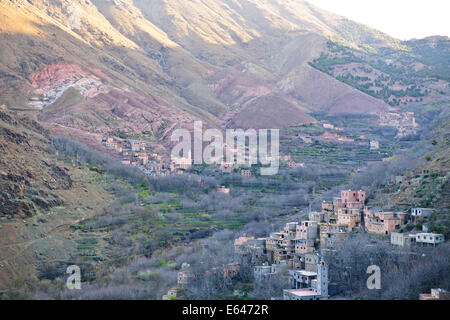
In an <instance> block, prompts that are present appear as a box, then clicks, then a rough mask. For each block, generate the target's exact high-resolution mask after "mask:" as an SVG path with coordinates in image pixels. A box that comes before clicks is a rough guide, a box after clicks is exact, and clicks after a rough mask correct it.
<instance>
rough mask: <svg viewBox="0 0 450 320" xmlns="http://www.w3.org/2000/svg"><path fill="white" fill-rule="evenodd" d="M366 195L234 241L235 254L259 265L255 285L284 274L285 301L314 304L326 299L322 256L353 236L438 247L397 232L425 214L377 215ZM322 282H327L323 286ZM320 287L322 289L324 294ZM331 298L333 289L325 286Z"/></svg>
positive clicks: (431, 237)
mask: <svg viewBox="0 0 450 320" xmlns="http://www.w3.org/2000/svg"><path fill="white" fill-rule="evenodd" d="M365 201H366V193H365V192H364V191H361V190H359V191H358V190H342V191H341V197H338V198H335V199H333V201H330V202H323V203H322V210H321V212H312V211H311V212H309V214H308V220H305V221H301V222H290V223H287V224H286V226H285V227H284V229H283V230H281V231H279V232H273V233H271V234H270V236H269V237H267V238H259V239H254V238H246V237H241V238H238V239H236V240H235V243H234V244H235V250H236V251H237V252H238V253H241V254H245V255H248V256H249V257H250V258H251V259H252V260H253V261H263V263H262V264H261V265H258V266H256V267H255V268H254V278H255V280H256V281H265V280H267V279H270V278H271V277H274V276H275V275H277V274H279V273H280V271H281V270H283V268H284V269H287V270H288V275H289V276H288V277H289V283H290V284H291V288H288V289H285V290H284V291H283V298H284V299H287V300H310V299H313V300H317V299H326V298H327V297H328V290H329V289H328V282H326V285H321V283H322V281H325V279H328V278H327V277H328V276H327V272H328V269H327V266H326V263H325V262H324V261H323V259H322V258H321V254H320V253H321V252H322V250H334V249H337V248H338V247H339V245H341V244H342V243H343V241H345V240H347V239H348V237H349V234H350V233H351V232H353V231H360V232H369V233H374V234H383V235H390V236H391V244H393V245H400V246H410V245H412V244H421V245H437V244H439V243H442V242H444V240H445V239H444V236H443V235H442V234H434V233H426V232H419V233H416V234H407V233H402V232H399V231H400V229H401V227H402V226H404V225H405V224H406V223H407V221H408V220H409V219H416V218H417V217H419V216H426V215H429V214H430V213H431V212H432V210H431V209H428V208H412V209H411V213H410V214H408V213H404V212H393V211H383V210H381V209H379V208H369V207H367V206H366V205H365ZM326 281H328V280H326ZM325 287H326V288H325ZM329 288H330V292H333V288H334V289H335V286H330V287H329Z"/></svg>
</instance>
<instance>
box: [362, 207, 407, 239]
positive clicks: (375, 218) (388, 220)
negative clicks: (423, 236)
mask: <svg viewBox="0 0 450 320" xmlns="http://www.w3.org/2000/svg"><path fill="white" fill-rule="evenodd" d="M378 210H379V209H369V208H367V207H364V223H365V227H366V230H367V232H370V233H378V234H390V233H391V232H393V231H395V230H399V229H400V227H401V226H403V225H404V224H406V222H407V219H406V218H407V214H406V213H404V212H382V211H378Z"/></svg>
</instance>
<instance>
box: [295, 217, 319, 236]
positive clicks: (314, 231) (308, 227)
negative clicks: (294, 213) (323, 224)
mask: <svg viewBox="0 0 450 320" xmlns="http://www.w3.org/2000/svg"><path fill="white" fill-rule="evenodd" d="M295 227H296V229H295V239H301V240H315V239H316V238H318V235H319V225H318V223H317V222H315V221H302V222H301V223H299V224H297V225H296V226H295Z"/></svg>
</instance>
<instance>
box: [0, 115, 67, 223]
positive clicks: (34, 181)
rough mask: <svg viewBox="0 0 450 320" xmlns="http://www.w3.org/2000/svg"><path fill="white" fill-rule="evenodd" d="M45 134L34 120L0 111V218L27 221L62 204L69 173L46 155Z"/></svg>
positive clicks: (46, 142) (47, 146)
mask: <svg viewBox="0 0 450 320" xmlns="http://www.w3.org/2000/svg"><path fill="white" fill-rule="evenodd" d="M49 146H50V143H49V140H48V136H47V132H46V131H45V130H44V129H43V128H42V127H41V126H40V125H39V124H37V123H36V122H35V121H34V120H31V119H30V118H28V117H26V116H21V115H19V114H16V113H12V112H8V111H5V110H0V152H1V153H2V157H1V158H0V168H1V169H0V217H2V216H8V217H30V216H33V215H34V214H36V213H37V212H38V211H39V210H48V209H50V208H52V207H54V206H59V205H62V204H63V200H62V199H61V197H60V196H59V195H58V194H57V192H58V191H59V190H69V189H70V188H71V187H72V179H71V176H70V174H69V172H68V171H69V169H67V168H64V167H63V166H61V165H60V164H59V163H56V161H55V160H54V159H52V157H51V155H50V154H49V152H48V151H47V150H48V149H49Z"/></svg>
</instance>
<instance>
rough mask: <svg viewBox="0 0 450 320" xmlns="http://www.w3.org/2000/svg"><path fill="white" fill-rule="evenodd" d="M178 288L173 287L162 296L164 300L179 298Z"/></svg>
mask: <svg viewBox="0 0 450 320" xmlns="http://www.w3.org/2000/svg"><path fill="white" fill-rule="evenodd" d="M177 294H178V288H171V289H169V290H168V291H167V294H165V295H163V296H162V300H175V299H176V298H177Z"/></svg>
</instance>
